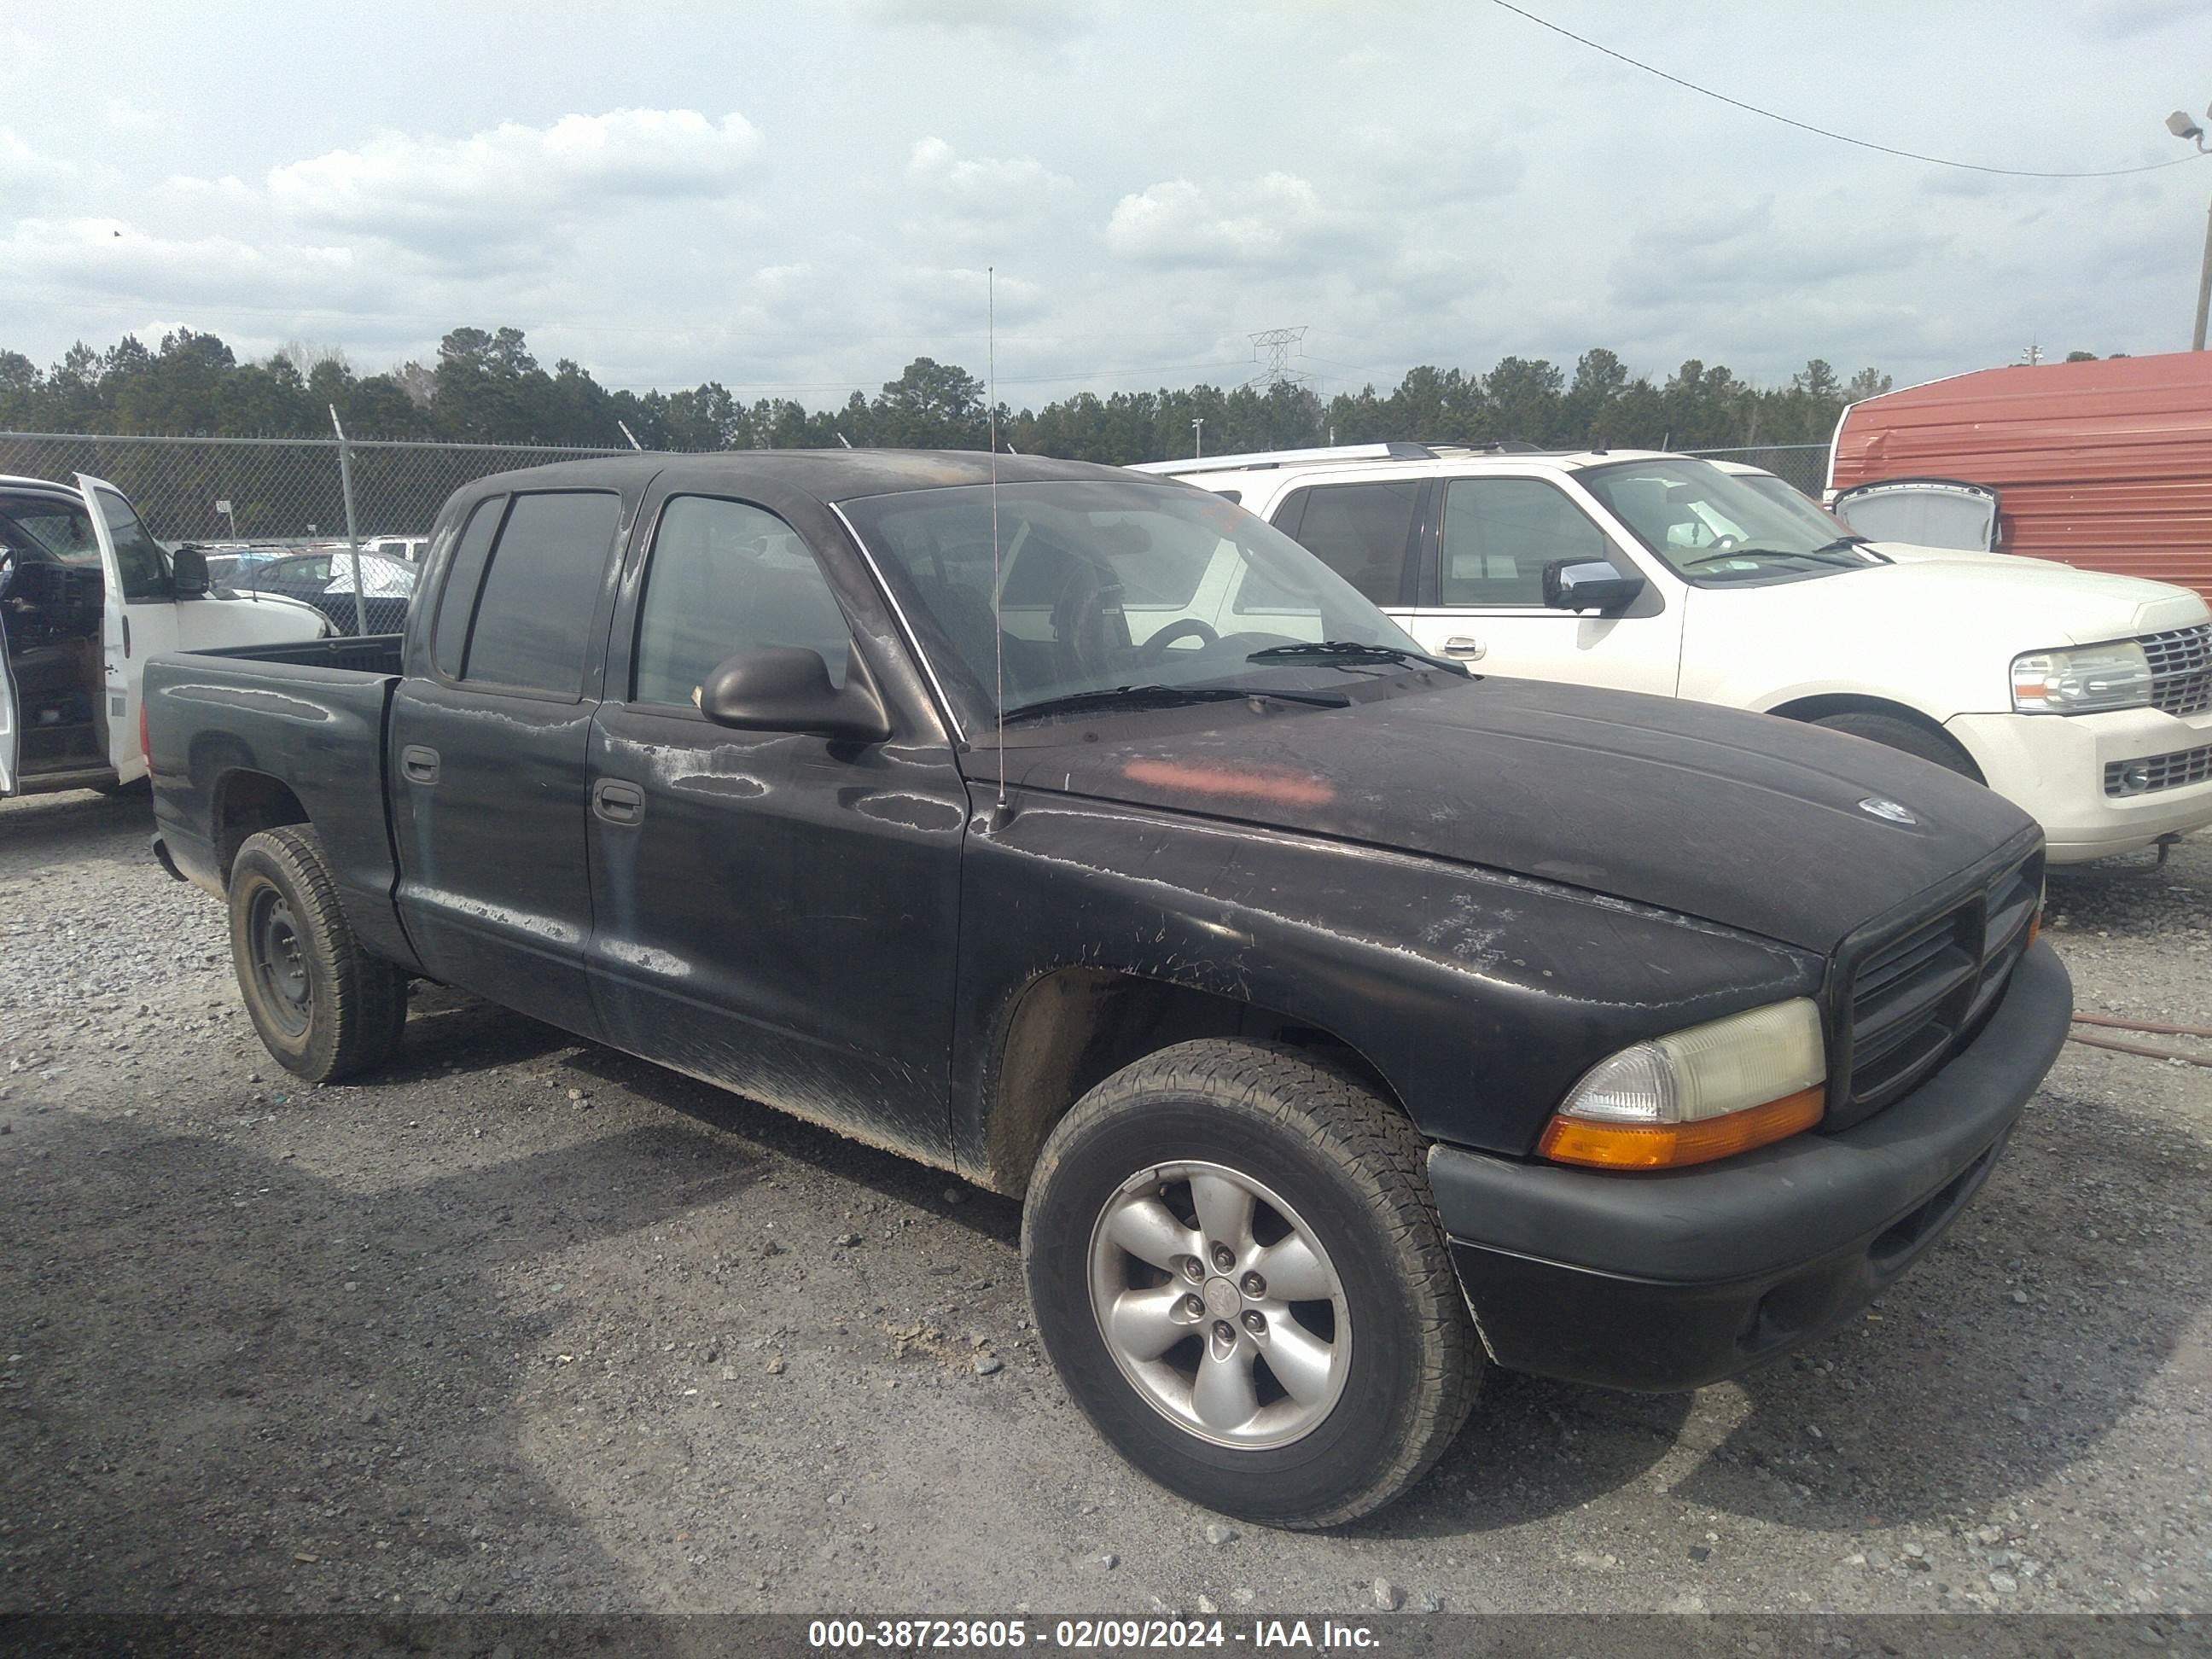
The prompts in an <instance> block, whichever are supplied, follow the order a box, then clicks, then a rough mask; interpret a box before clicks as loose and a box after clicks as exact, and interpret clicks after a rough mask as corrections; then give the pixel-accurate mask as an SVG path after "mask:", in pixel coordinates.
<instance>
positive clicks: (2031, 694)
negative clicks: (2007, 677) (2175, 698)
mask: <svg viewBox="0 0 2212 1659" xmlns="http://www.w3.org/2000/svg"><path fill="white" fill-rule="evenodd" d="M2150 691H2151V681H2150V659H2149V658H2148V657H2147V656H2145V655H2144V654H2143V648H2142V647H2141V646H2139V645H2137V644H2136V642H2135V641H2132V640H2122V641H2118V643H2116V644H2112V645H2091V646H2082V647H2075V648H2074V649H2072V650H2068V651H2031V652H2029V653H2027V655H2026V656H2024V657H2015V658H2014V659H2012V706H2013V707H2014V708H2015V709H2017V710H2018V711H2019V712H2020V713H2021V714H2101V713H2103V712H2105V711H2106V710H2107V709H2112V708H2148V707H2149V705H2150Z"/></svg>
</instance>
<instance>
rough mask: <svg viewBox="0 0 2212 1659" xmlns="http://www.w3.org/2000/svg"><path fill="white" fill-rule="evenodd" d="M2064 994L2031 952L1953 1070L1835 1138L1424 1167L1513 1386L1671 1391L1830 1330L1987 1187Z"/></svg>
mask: <svg viewBox="0 0 2212 1659" xmlns="http://www.w3.org/2000/svg"><path fill="white" fill-rule="evenodd" d="M2073 1006H2074V997H2073V987H2072V985H2071V984H2070V982H2069V981H2068V979H2067V976H2066V969H2064V968H2063V966H2061V965H2060V963H2059V961H2058V958H2057V957H2056V956H2055V955H2053V954H2052V952H2051V947H2050V946H2049V945H2044V944H2038V945H2033V946H2032V947H2031V948H2030V949H2029V951H2028V952H2027V955H2026V956H2025V957H2022V958H2021V962H2020V965H2019V966H2018V967H2016V968H2015V969H2014V970H2013V978H2012V984H2011V986H2010V987H2008V989H2007V991H2006V992H2005V995H2004V999H2003V1000H2002V1002H2001V1003H2000V1004H1999V1005H1998V1006H1997V1011H1996V1013H1995V1014H1993V1015H1992V1016H1991V1017H1990V1021H1989V1023H1988V1024H1986V1025H1984V1027H1983V1028H1982V1031H1981V1034H1980V1036H1977V1037H1976V1038H1975V1039H1974V1041H1973V1042H1972V1043H1971V1044H1970V1045H1969V1046H1968V1047H1967V1048H1966V1049H1965V1050H1963V1051H1962V1052H1961V1053H1960V1054H1959V1055H1958V1057H1957V1058H1956V1059H1954V1060H1952V1061H1951V1062H1950V1063H1949V1064H1948V1065H1947V1066H1944V1067H1943V1068H1942V1070H1941V1071H1939V1072H1937V1073H1936V1074H1935V1076H1934V1077H1932V1078H1930V1079H1929V1080H1928V1081H1927V1082H1926V1083H1924V1084H1923V1085H1921V1086H1920V1087H1919V1088H1918V1089H1916V1090H1915V1091H1913V1092H1912V1093H1911V1094H1909V1095H1906V1096H1905V1097H1904V1098H1903V1099H1901V1100H1899V1101H1898V1102H1897V1103H1895V1104H1893V1105H1892V1106H1889V1107H1887V1108H1886V1109H1884V1110H1882V1111H1881V1112H1878V1113H1876V1114H1875V1115H1874V1116H1873V1117H1871V1118H1869V1119H1868V1120H1867V1121H1865V1122H1863V1123H1861V1124H1858V1125H1857V1126H1855V1127H1852V1128H1850V1129H1848V1130H1845V1131H1844V1132H1843V1133H1839V1134H1832V1135H1828V1134H1820V1133H1808V1134H1802V1135H1797V1136H1795V1137H1793V1138H1792V1139H1789V1140H1785V1141H1782V1142H1779V1143H1778V1144H1777V1145H1775V1146H1768V1147H1764V1148H1761V1149H1760V1150H1759V1151H1758V1152H1747V1153H1745V1154H1744V1155H1742V1156H1741V1157H1739V1158H1729V1159H1727V1160H1726V1161H1724V1162H1722V1163H1718V1164H1708V1165H1705V1166H1704V1167H1702V1168H1697V1169H1689V1170H1669V1171H1666V1172H1664V1173H1654V1174H1650V1175H1631V1174H1620V1173H1605V1172H1598V1171H1592V1170H1571V1169H1566V1168H1563V1167H1559V1166H1556V1165H1552V1164H1529V1163H1520V1162H1516V1161H1515V1160H1512V1159H1510V1158H1493V1157H1489V1156H1486V1155H1484V1154H1482V1153H1479V1152H1465V1151H1462V1150H1461V1149H1460V1148H1457V1147H1453V1146H1433V1147H1431V1149H1430V1152H1429V1180H1430V1184H1431V1187H1432V1188H1434V1190H1435V1193H1436V1198H1437V1209H1438V1211H1439V1212H1441V1214H1442V1216H1443V1223H1444V1230H1445V1231H1446V1232H1447V1233H1448V1234H1449V1236H1450V1239H1451V1250H1452V1261H1453V1265H1454V1266H1455V1267H1456V1268H1457V1269H1458V1271H1459V1276H1460V1283H1461V1285H1462V1287H1463V1288H1464V1289H1465V1291H1466V1292H1467V1299H1468V1306H1469V1308H1471V1309H1472V1310H1473V1311H1474V1318H1475V1323H1476V1325H1477V1326H1478V1327H1479V1328H1480V1330H1481V1333H1482V1339H1483V1341H1484V1343H1485V1345H1486V1346H1487V1347H1488V1348H1489V1350H1490V1352H1491V1357H1492V1358H1494V1359H1495V1360H1496V1361H1497V1362H1498V1364H1501V1365H1503V1366H1505V1367H1506V1368H1507V1369H1509V1370H1524V1371H1534V1372H1537V1373H1539V1374H1541V1375H1543V1376H1559V1377H1565V1378H1566V1379H1568V1380H1569V1381H1571V1382H1577V1383H1599V1384H1602V1385H1604V1386H1607V1387H1610V1388H1620V1389H1648V1390H1652V1391H1657V1392H1664V1391H1668V1390H1672V1389H1689V1388H1696V1387H1699V1386H1700V1385H1702V1384H1704V1383H1712V1382H1717V1381H1718V1380H1719V1379H1721V1378H1722V1377H1724V1376H1733V1375H1735V1373H1736V1372H1738V1371H1741V1370H1746V1369H1747V1368H1748V1367H1750V1366H1751V1365H1753V1364H1757V1363H1759V1361H1761V1360H1764V1359H1765V1358H1770V1357H1771V1356H1772V1355H1774V1354H1776V1353H1778V1352H1781V1351H1782V1350H1783V1349H1784V1348H1786V1347H1789V1346H1792V1345H1794V1344H1796V1343H1798V1342H1801V1341H1803V1340H1807V1339H1808V1338H1810V1337H1814V1336H1817V1335H1820V1334H1822V1333H1823V1332H1826V1331H1828V1330H1831V1329H1832V1328H1835V1327H1836V1326H1837V1325H1838V1324H1840V1323H1841V1322H1844V1320H1846V1319H1848V1318H1850V1316H1851V1315H1852V1314H1854V1313H1856V1312H1857V1310H1859V1309H1861V1308H1863V1307H1864V1306H1865V1305H1866V1304H1867V1303H1868V1302H1869V1300H1871V1299H1872V1298H1873V1297H1874V1296H1875V1294H1876V1293H1877V1292H1878V1291H1881V1289H1882V1288H1883V1286H1885V1285H1888V1284H1889V1283H1890V1282H1891V1281H1892V1280H1893V1279H1896V1278H1897V1277H1898V1275H1899V1274H1900V1273H1903V1272H1904V1271H1905V1268H1906V1267H1909V1266H1910V1265H1911V1263H1912V1262H1913V1261H1914V1260H1916V1259H1917V1257H1918V1256H1919V1255H1920V1254H1921V1253H1922V1252H1923V1250H1925V1249H1927V1248H1928V1246H1929V1244H1930V1243H1933V1242H1934V1240H1935V1239H1936V1237H1937V1236H1938V1235H1939V1234H1941V1233H1942V1231H1943V1229H1944V1228H1945V1227H1947V1226H1948V1225H1950V1224H1951V1222H1952V1220H1953V1219H1954V1218H1956V1217H1957V1215H1958V1214H1959V1212H1960V1211H1961V1210H1963V1209H1964V1208H1965V1207H1966V1201H1967V1200H1969V1199H1971V1198H1972V1196H1973V1195H1974V1193H1975V1192H1976V1190H1977V1189H1978V1188H1979V1187H1980V1186H1981V1184H1982V1182H1984V1180H1985V1179H1987V1177H1988V1176H1989V1173H1990V1169H1991V1168H1992V1167H1993V1166H1994V1165H1995V1164H1996V1159H1997V1155H1998V1153H1999V1152H2001V1151H2002V1148H2003V1146H2004V1141H2005V1138H2006V1136H2007V1135H2008V1134H2009V1133H2011V1130H2012V1126H2013V1121H2014V1120H2015V1118H2017V1117H2018V1116H2019V1115H2020V1110H2021V1106H2022V1105H2023V1104H2024V1103H2026V1102H2027V1098H2028V1097H2029V1096H2030V1095H2032V1094H2033V1093H2034V1092H2035V1090H2036V1086H2037V1085H2039V1083H2041V1082H2042V1080H2043V1076H2044V1073H2045V1072H2047V1071H2049V1070H2050V1069H2051V1062H2052V1061H2053V1060H2056V1059H2057V1056H2058V1050H2059V1048H2060V1046H2061V1045H2062V1044H2063V1042H2065V1040H2066V1030H2067V1022H2068V1019H2069V1017H2070V1015H2071V1014H2072V1012H2073Z"/></svg>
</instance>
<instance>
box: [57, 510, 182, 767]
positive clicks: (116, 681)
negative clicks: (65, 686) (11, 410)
mask: <svg viewBox="0 0 2212 1659" xmlns="http://www.w3.org/2000/svg"><path fill="white" fill-rule="evenodd" d="M76 487H77V489H78V492H79V493H80V494H82V495H83V497H84V504H85V506H86V507H88V508H89V509H90V511H91V513H92V533H93V536H94V539H95V540H97V541H98V542H99V544H100V574H101V575H102V576H103V577H104V578H105V585H106V591H105V594H104V597H103V600H102V604H103V608H104V615H103V617H102V623H101V628H100V647H101V656H102V662H103V667H104V670H105V673H104V678H105V682H106V690H105V705H104V709H103V712H104V713H105V714H106V720H107V759H108V764H110V765H111V766H112V767H114V769H115V775H116V776H117V778H118V779H119V780H120V781H123V782H125V783H128V782H130V781H131V780H132V779H134V778H137V777H140V776H143V775H144V773H145V770H146V760H145V757H144V756H143V755H142V754H140V753H139V750H138V692H139V685H140V682H141V680H142V679H143V678H144V675H145V671H146V659H147V658H149V657H151V656H156V655H158V654H160V653H162V652H164V651H173V650H175V649H176V648H177V592H176V587H175V585H174V582H173V579H172V578H171V576H170V574H169V560H168V556H167V554H165V553H164V552H162V550H161V544H160V543H158V542H156V541H155V539H154V538H153V537H152V536H150V535H149V534H148V533H147V530H146V526H144V525H143V523H141V522H140V521H139V518H138V513H137V509H136V508H134V507H132V506H131V502H130V501H129V499H128V498H127V497H125V495H124V494H123V492H122V491H121V490H119V489H117V488H116V487H115V486H114V485H113V484H112V483H106V482H105V481H103V480H101V479H99V478H92V477H86V476H85V475H84V474H83V473H82V472H80V473H78V474H77V475H76Z"/></svg>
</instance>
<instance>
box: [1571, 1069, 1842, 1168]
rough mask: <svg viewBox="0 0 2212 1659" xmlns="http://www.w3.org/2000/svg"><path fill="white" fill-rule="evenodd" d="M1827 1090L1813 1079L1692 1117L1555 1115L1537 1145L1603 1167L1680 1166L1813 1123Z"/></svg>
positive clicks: (1729, 1154)
mask: <svg viewBox="0 0 2212 1659" xmlns="http://www.w3.org/2000/svg"><path fill="white" fill-rule="evenodd" d="M1826 1095H1827V1090H1826V1085H1823V1084H1815V1085H1813V1087H1811V1088H1809V1089H1800V1090H1798V1091H1797V1092H1796V1093H1795V1094H1790V1095H1784V1096H1783V1097H1781V1098H1780V1099H1779V1100H1770V1101H1768V1102H1767V1103H1765V1105H1763V1106H1747V1107H1746V1108H1745V1109H1743V1110H1742V1111H1740V1112H1723V1114H1721V1115H1719V1116H1718V1117H1706V1118H1699V1119H1697V1120H1695V1121H1692V1122H1689V1123H1633V1124H1631V1123H1593V1122H1589V1121H1585V1120H1583V1119H1581V1118H1572V1117H1563V1116H1557V1115H1555V1116H1554V1117H1553V1119H1552V1121H1551V1122H1550V1123H1549V1124H1547V1126H1546V1127H1545V1129H1544V1138H1543V1139H1541V1140H1540V1141H1538V1142H1537V1143H1536V1150H1537V1152H1539V1153H1541V1155H1542V1156H1544V1157H1546V1158H1550V1159H1551V1160H1553V1162H1554V1163H1557V1164H1588V1165H1589V1166H1590V1167H1591V1168H1593V1169H1599V1170H1678V1169H1680V1168H1681V1167H1682V1166H1683V1165H1684V1164H1710V1163H1711V1162H1712V1160H1713V1159H1715V1158H1729V1157H1732V1156H1733V1155H1734V1154H1735V1153H1737V1152H1749V1151H1750V1150H1751V1149H1752V1148H1753V1147H1754V1146H1766V1145H1767V1144H1769V1143H1770V1142H1771V1141H1777V1140H1780V1139H1784V1138H1785V1137H1786V1136H1790V1135H1794V1134H1796V1133H1797V1132H1798V1131H1799V1130H1800V1129H1809V1128H1811V1127H1813V1126H1814V1124H1815V1123H1818V1122H1819V1121H1820V1113H1821V1110H1822V1108H1823V1106H1824V1105H1825V1103H1826Z"/></svg>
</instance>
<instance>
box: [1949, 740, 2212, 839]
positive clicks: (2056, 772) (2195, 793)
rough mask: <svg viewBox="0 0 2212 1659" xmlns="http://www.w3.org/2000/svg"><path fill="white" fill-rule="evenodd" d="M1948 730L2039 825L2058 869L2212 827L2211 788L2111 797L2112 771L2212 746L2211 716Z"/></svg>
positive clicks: (1987, 775)
mask: <svg viewBox="0 0 2212 1659" xmlns="http://www.w3.org/2000/svg"><path fill="white" fill-rule="evenodd" d="M1944 729H1945V730H1946V731H1948V732H1950V734H1951V735H1952V736H1953V737H1954V738H1957V739H1958V740H1959V742H1960V744H1962V745H1963V746H1964V747H1965V749H1966V752H1967V753H1968V754H1970V755H1972V757H1974V763H1975V764H1976V765H1977V766H1978V767H1980V768H1981V769H1982V776H1983V778H1984V781H1987V783H1988V784H1989V786H1990V788H1992V789H1994V790H1996V792H1997V793H1999V794H2000V795H2002V796H2004V797H2005V798H2006V799H2008V800H2010V801H2012V802H2013V803H2014V804H2015V805H2018V806H2020V807H2021V808H2022V809H2024V810H2025V811H2028V812H2030V813H2032V814H2033V815H2034V817H2035V819H2036V821H2037V822H2038V823H2040V824H2042V826H2043V835H2044V839H2045V842H2046V844H2047V848H2048V851H2047V857H2048V859H2049V860H2050V862H2051V863H2053V864H2079V863H2081V862H2082V861H2084V860H2088V859H2098V858H2105V857H2107V856H2109V855H2111V854H2114V853H2125V852H2130V851H2132V850H2134V849H2135V848H2139V847H2148V846H2150V845H2151V844H2152V843H2153V842H2156V841H2157V840H2158V839H2159V838H2160V836H2173V835H2186V834H2188V833H2189V832H2190V831H2191V830H2192V829H2203V827H2204V826H2205V825H2206V824H2208V823H2212V779H2208V780H2207V781H2204V782H2203V783H2195V784H2185V785H2183V786H2181V787H2178V788H2171V789H2154V790H2151V791H2148V793H2143V794H2140V795H2107V794H2106V793H2105V768H2106V766H2107V765H2108V764H2111V763H2114V762H2118V763H2126V762H2130V761H2140V760H2148V759H2151V758H2154V757H2159V756H2165V755H2179V754H2185V753H2187V752H2188V751H2190V750H2195V749H2202V748H2204V747H2206V746H2208V745H2212V712H2207V713H2205V714H2193V715H2190V716H2187V717H2183V716H2180V715H2176V714H2161V713H2160V712H2159V711H2158V710H2157V709H2155V708H2123V709H2118V710H2116V711H2114V712H2113V713H2112V714H1960V715H1956V716H1954V718H1953V719H1952V720H1949V721H1948V723H1947V724H1946V725H1945V727H1944Z"/></svg>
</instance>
